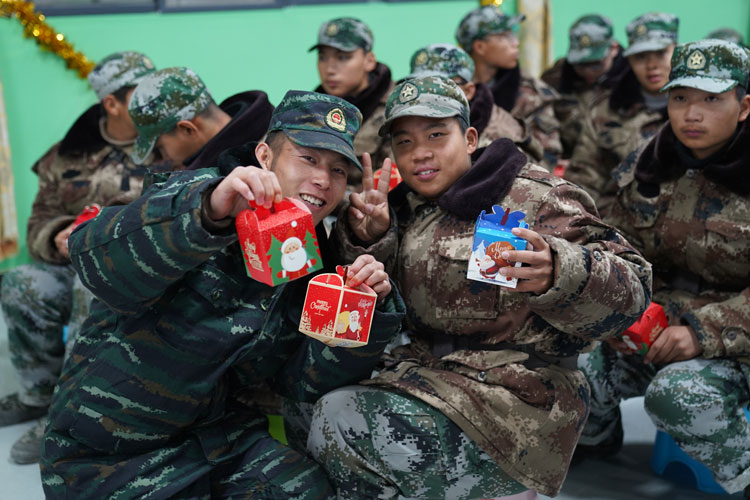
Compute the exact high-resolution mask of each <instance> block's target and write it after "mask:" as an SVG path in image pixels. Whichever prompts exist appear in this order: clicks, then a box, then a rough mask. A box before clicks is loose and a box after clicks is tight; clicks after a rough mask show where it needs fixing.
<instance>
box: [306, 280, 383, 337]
mask: <svg viewBox="0 0 750 500" xmlns="http://www.w3.org/2000/svg"><path fill="white" fill-rule="evenodd" d="M336 272H337V274H333V273H326V274H319V275H318V276H315V277H314V278H313V279H311V280H310V282H309V283H308V284H307V294H306V295H305V304H304V307H303V309H302V319H301V320H300V325H299V331H300V332H302V333H304V334H305V335H308V336H310V337H313V338H315V339H317V340H320V341H321V342H323V343H325V344H327V345H330V346H338V347H360V346H363V345H367V341H368V340H369V338H370V327H371V326H372V317H373V315H374V314H375V302H376V300H377V298H378V296H377V295H376V294H375V293H371V292H366V291H363V290H358V289H356V288H351V287H349V286H346V284H345V278H346V269H345V268H342V267H341V266H337V268H336Z"/></svg>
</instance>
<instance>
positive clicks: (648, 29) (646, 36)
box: [622, 12, 680, 57]
mask: <svg viewBox="0 0 750 500" xmlns="http://www.w3.org/2000/svg"><path fill="white" fill-rule="evenodd" d="M679 24H680V20H679V19H677V16H675V15H674V14H664V13H660V12H651V13H649V14H643V15H642V16H640V17H638V18H636V19H635V20H634V21H632V22H631V23H630V24H628V25H627V27H626V28H625V32H626V33H627V34H628V44H629V46H628V49H627V50H626V51H625V52H623V53H622V54H623V55H624V56H626V57H627V56H632V55H633V54H638V53H640V52H648V51H650V50H661V49H664V48H666V47H669V46H670V45H672V44H673V43H677V27H678V25H679Z"/></svg>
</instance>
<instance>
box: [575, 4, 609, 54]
mask: <svg viewBox="0 0 750 500" xmlns="http://www.w3.org/2000/svg"><path fill="white" fill-rule="evenodd" d="M612 35H613V33H612V21H610V20H609V18H608V17H604V16H602V15H599V14H588V15H586V16H583V17H581V18H580V19H578V20H577V21H576V22H574V23H573V26H571V27H570V32H569V33H568V36H569V37H570V47H569V48H568V57H567V59H568V62H569V63H570V64H581V63H588V62H595V61H601V60H602V59H604V57H605V56H606V55H607V51H608V50H609V46H610V45H611V44H612V42H613V41H614V37H613V36H612Z"/></svg>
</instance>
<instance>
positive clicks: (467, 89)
mask: <svg viewBox="0 0 750 500" xmlns="http://www.w3.org/2000/svg"><path fill="white" fill-rule="evenodd" d="M463 89H464V94H466V100H467V101H471V100H472V99H474V95H475V94H476V93H477V86H476V84H475V83H474V82H469V83H467V84H465V85H463Z"/></svg>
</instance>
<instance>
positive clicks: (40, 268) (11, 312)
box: [0, 261, 93, 406]
mask: <svg viewBox="0 0 750 500" xmlns="http://www.w3.org/2000/svg"><path fill="white" fill-rule="evenodd" d="M0 293H1V295H0V300H1V301H2V309H3V314H4V316H5V324H6V325H7V327H8V347H9V350H10V355H11V362H12V363H13V367H14V368H15V369H16V372H17V373H18V376H19V378H20V382H21V391H20V392H19V399H20V400H21V402H22V403H24V404H26V405H29V406H47V405H49V403H50V399H51V398H52V391H53V389H54V388H55V384H56V383H57V378H58V377H59V375H60V369H61V367H62V363H63V356H64V353H65V351H66V349H65V346H64V345H63V337H62V335H63V327H64V326H65V325H68V342H67V346H68V352H70V347H71V346H72V345H73V341H74V338H75V336H76V334H77V332H78V331H79V330H80V327H81V324H82V323H83V321H84V320H85V319H86V317H87V316H88V311H89V304H90V303H91V299H92V297H93V295H92V294H91V292H89V291H88V290H87V289H86V288H85V287H84V286H83V285H82V284H81V281H80V280H79V279H78V276H77V275H76V274H75V271H74V270H73V267H72V266H70V265H67V266H57V265H52V264H47V263H45V262H38V261H37V262H33V263H31V264H26V265H22V266H18V267H16V268H14V269H12V270H10V271H8V272H7V273H5V274H4V275H3V281H2V292H0Z"/></svg>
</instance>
